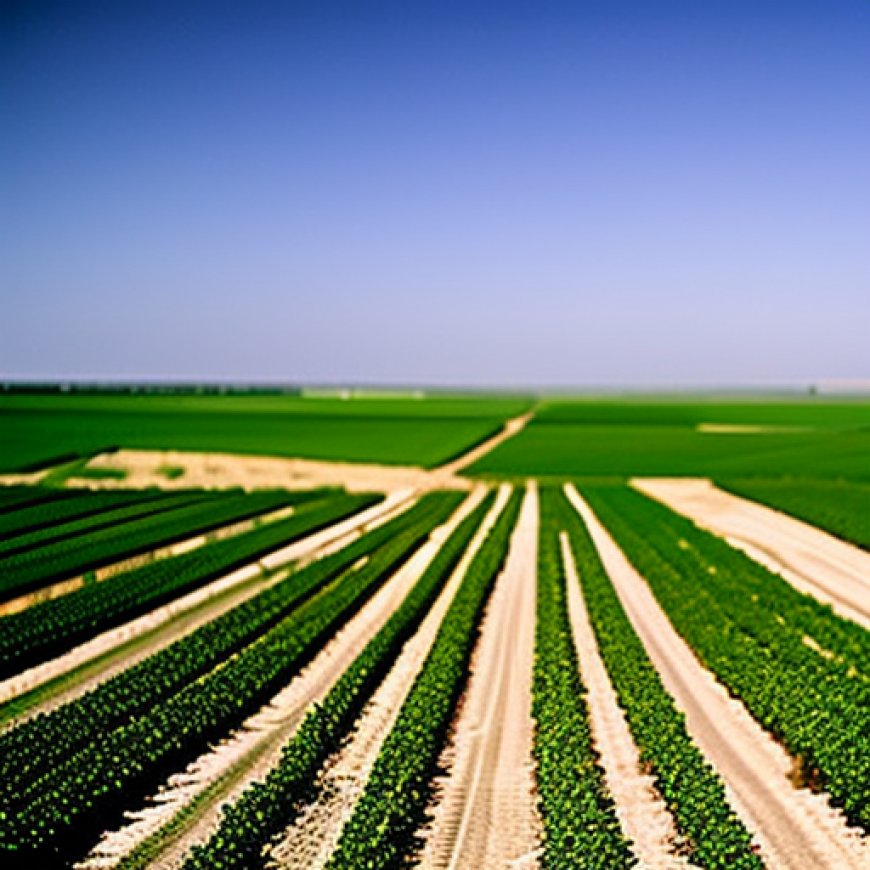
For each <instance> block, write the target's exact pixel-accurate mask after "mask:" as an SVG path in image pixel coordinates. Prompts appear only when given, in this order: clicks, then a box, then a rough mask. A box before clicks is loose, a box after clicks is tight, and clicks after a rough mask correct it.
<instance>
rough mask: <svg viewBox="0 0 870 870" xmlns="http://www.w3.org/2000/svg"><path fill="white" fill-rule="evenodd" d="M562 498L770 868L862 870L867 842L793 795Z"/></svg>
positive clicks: (784, 774)
mask: <svg viewBox="0 0 870 870" xmlns="http://www.w3.org/2000/svg"><path fill="white" fill-rule="evenodd" d="M566 493H567V495H568V497H569V499H570V500H571V502H572V504H573V505H574V507H575V508H576V510H577V511H578V512H579V513H580V515H581V516H582V517H583V520H584V521H585V522H586V525H587V527H588V528H589V532H590V535H591V536H592V540H593V542H594V543H595V546H596V548H597V550H598V553H599V555H600V557H601V560H602V563H603V564H604V567H605V569H606V571H607V573H608V575H609V576H610V579H611V581H612V582H613V585H614V588H615V589H616V592H617V594H618V595H619V598H620V601H621V602H622V606H623V607H624V608H625V612H626V614H627V615H628V618H629V620H630V621H631V623H632V625H633V627H634V629H635V631H636V632H637V633H638V636H639V637H640V639H641V641H642V642H643V644H644V647H645V648H646V651H647V654H648V655H649V657H650V659H651V660H652V662H653V664H654V665H655V667H656V669H657V670H658V672H659V675H660V676H661V679H662V682H663V683H664V685H665V688H666V689H667V690H668V692H669V693H670V694H671V695H672V696H673V698H674V700H675V702H676V704H677V706H678V707H679V708H680V709H681V710H682V711H683V712H684V713H685V715H686V726H687V728H688V731H689V734H690V735H691V736H692V739H693V740H694V741H695V743H696V744H697V746H698V747H699V749H700V750H701V752H702V753H703V754H704V755H705V756H706V757H707V759H708V760H709V761H710V763H711V764H712V765H713V766H714V767H715V768H716V770H717V771H718V773H719V775H720V776H721V777H722V779H723V781H724V783H725V786H726V792H727V794H728V798H729V801H730V802H731V804H732V806H733V807H734V810H735V811H736V812H737V813H738V815H739V816H740V817H741V818H742V820H743V822H744V824H745V825H746V826H747V828H748V829H749V830H750V831H752V832H753V834H754V835H755V837H756V840H757V842H758V844H759V847H760V850H761V854H762V857H763V859H764V861H765V863H766V864H767V865H768V866H769V867H772V868H787V870H806V868H809V867H812V868H819V870H822V868H825V870H863V868H866V867H870V841H868V840H867V839H866V838H863V837H862V836H861V835H860V834H859V833H858V832H857V831H856V830H855V829H854V828H850V827H849V826H848V825H847V824H846V820H845V818H844V817H843V815H842V814H841V813H840V812H839V811H838V810H836V809H834V808H832V807H831V806H830V805H829V803H828V801H827V799H826V798H825V796H823V795H818V794H812V793H811V792H810V791H809V790H808V789H798V788H795V787H794V786H793V785H792V784H791V782H790V780H789V774H790V771H791V770H792V760H791V759H790V757H789V756H788V754H787V753H786V752H785V750H784V749H783V748H782V747H781V746H780V745H779V744H778V743H777V742H776V741H775V740H774V739H773V738H772V737H771V736H770V735H769V734H768V733H767V732H766V731H765V730H764V729H763V728H762V727H761V726H760V725H759V724H758V723H757V722H756V721H755V720H754V719H753V718H752V717H751V716H750V714H749V713H748V711H747V710H746V708H745V707H744V706H743V705H742V704H741V703H740V702H739V701H738V700H736V699H733V698H731V697H729V695H728V693H727V691H726V690H725V688H724V687H723V686H722V685H720V684H719V683H718V682H717V681H716V679H715V677H714V676H713V675H712V674H711V673H710V672H709V671H708V670H706V669H705V668H704V667H703V666H702V665H701V664H700V662H699V661H698V659H697V658H696V657H695V655H694V653H693V652H692V650H691V648H690V647H689V646H688V645H687V644H686V642H685V641H684V640H683V639H682V638H681V637H680V636H679V635H678V634H677V633H676V631H675V630H674V628H673V626H672V625H671V623H670V621H669V620H668V618H667V616H666V615H665V613H664V611H663V610H662V609H661V607H660V605H659V603H658V601H657V600H656V598H655V596H654V595H653V593H652V591H651V589H650V588H649V586H648V585H647V583H646V581H645V580H644V579H643V577H641V576H640V574H638V573H637V571H636V570H635V569H634V567H633V566H632V565H631V563H630V562H629V561H628V559H627V558H626V557H625V555H624V554H623V553H622V551H621V550H620V549H619V547H618V546H617V545H616V543H615V542H614V540H613V538H612V537H611V536H610V534H609V533H608V532H607V530H606V529H605V528H604V526H603V525H602V524H601V523H600V521H599V520H598V518H597V517H596V516H595V514H594V513H593V512H592V510H591V508H590V507H589V506H588V505H587V504H586V502H585V501H584V500H583V499H582V498H581V496H580V495H579V493H578V492H577V491H576V489H575V488H574V487H573V485H568V486H566Z"/></svg>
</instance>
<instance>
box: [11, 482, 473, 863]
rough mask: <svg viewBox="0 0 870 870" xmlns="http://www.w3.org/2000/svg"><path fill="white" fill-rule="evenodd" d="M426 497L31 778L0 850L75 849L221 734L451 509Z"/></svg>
mask: <svg viewBox="0 0 870 870" xmlns="http://www.w3.org/2000/svg"><path fill="white" fill-rule="evenodd" d="M455 502H456V496H455V495H452V494H432V495H429V496H427V497H426V498H425V499H423V500H422V501H421V503H420V504H419V505H418V506H417V507H416V508H415V509H414V510H415V511H416V517H417V522H416V523H414V524H412V525H410V526H408V527H406V528H404V529H402V530H401V531H399V532H398V533H397V534H395V535H393V536H391V538H390V539H389V540H388V541H387V543H386V544H385V545H384V546H383V547H381V548H380V550H379V551H378V552H377V553H375V554H374V555H373V556H371V557H370V558H369V559H368V561H366V562H365V563H364V564H363V565H361V566H358V567H355V568H353V569H351V571H349V572H348V573H347V574H346V575H344V576H343V577H342V578H341V579H339V580H338V581H335V582H333V583H331V584H329V585H328V586H326V587H325V588H323V589H322V590H320V591H319V592H317V593H316V594H315V595H314V596H313V597H311V598H310V599H309V600H308V601H307V602H305V603H304V604H303V605H302V606H301V607H299V608H298V609H295V610H293V611H292V612H291V613H290V615H289V616H287V617H286V618H284V619H282V620H281V621H280V622H278V623H277V624H276V625H275V626H274V627H273V628H271V629H270V630H269V631H268V632H266V633H265V634H264V635H262V636H261V637H259V638H258V639H257V640H255V641H254V642H253V643H251V644H250V645H249V646H247V647H245V648H244V649H243V650H241V651H240V652H239V653H237V654H236V655H234V656H231V657H230V658H229V659H227V660H225V661H224V662H223V663H221V664H220V665H218V666H217V667H216V668H215V669H214V670H212V671H211V672H209V673H208V674H206V675H204V676H202V677H200V678H199V679H197V680H195V681H194V682H192V683H189V684H188V685H186V686H185V687H184V688H182V689H181V690H180V691H178V692H176V693H175V694H173V695H171V696H170V697H168V698H165V699H164V700H163V702H162V703H161V704H159V705H157V706H155V707H154V708H152V709H150V710H148V711H147V712H146V713H144V714H143V715H141V716H138V717H134V718H132V719H131V720H130V721H129V722H128V723H127V724H125V725H123V726H122V727H120V728H117V729H115V730H113V731H111V732H109V733H104V734H100V735H99V737H98V739H96V740H95V741H94V742H92V743H89V744H88V745H86V746H85V747H83V748H82V749H81V750H80V751H78V752H76V753H74V754H71V755H70V756H69V757H67V758H66V759H65V760H63V761H62V762H61V763H60V764H58V765H57V766H56V767H55V768H54V769H53V770H52V771H50V772H49V773H47V774H46V775H45V776H43V777H41V778H37V779H35V780H31V781H30V782H29V783H27V785H26V786H25V790H24V794H22V795H19V796H18V800H17V801H13V806H12V807H11V808H9V809H7V810H6V812H5V814H4V815H3V816H2V817H0V850H2V851H4V852H6V854H7V855H8V856H9V858H8V860H7V864H9V865H11V864H12V862H13V859H14V860H15V861H16V862H18V863H20V864H26V865H28V866H34V865H39V864H40V862H45V861H47V860H51V857H52V856H57V855H63V856H64V857H65V858H68V859H69V858H72V857H75V856H77V855H79V854H81V853H82V852H83V851H85V850H86V849H87V848H88V847H89V846H90V845H91V844H92V843H93V842H94V840H95V838H96V836H97V835H98V833H99V832H100V831H101V830H103V829H104V828H105V826H106V825H107V824H109V823H110V822H111V820H116V819H118V818H119V817H120V815H121V813H122V811H123V809H124V807H125V806H128V805H129V803H130V801H134V800H136V799H137V797H139V796H142V795H144V794H146V793H147V792H148V791H149V790H151V789H153V788H154V787H155V786H156V785H157V784H158V783H160V782H161V781H162V780H163V779H164V778H165V777H166V776H167V775H168V774H169V773H171V772H173V771H175V770H177V769H179V767H181V766H183V765H184V764H186V763H187V762H189V761H190V760H191V759H192V758H194V757H195V756H196V755H197V754H199V753H200V752H202V751H203V750H204V749H205V748H206V747H207V746H208V744H209V743H210V742H211V741H213V740H216V739H219V738H220V737H222V736H224V735H225V734H226V733H227V731H229V730H230V729H232V728H233V727H236V726H237V725H239V724H240V723H241V722H242V721H243V720H244V718H245V717H246V716H247V715H249V714H250V713H252V712H253V711H255V710H256V709H258V708H259V707H260V706H262V704H263V703H264V702H265V701H267V700H268V699H269V698H270V697H271V696H272V695H273V694H274V693H275V692H276V691H277V690H278V689H280V688H281V687H282V686H283V685H285V684H286V683H287V681H288V680H289V679H291V678H292V677H293V676H294V675H295V674H296V673H298V671H299V669H300V668H301V667H302V666H303V665H304V664H305V663H306V662H307V661H308V660H310V658H311V657H312V655H313V654H314V653H315V652H316V651H317V650H318V649H319V648H320V646H321V645H322V644H323V643H324V642H325V641H326V639H327V638H328V637H329V636H330V635H332V634H333V633H334V632H335V631H336V629H337V628H338V627H339V626H340V625H342V624H343V623H344V621H345V620H346V619H347V618H348V617H350V616H351V615H352V614H353V613H354V612H355V611H356V610H357V609H358V608H359V607H360V606H361V605H362V604H363V603H364V602H365V601H366V600H367V599H368V598H369V597H370V596H371V595H372V594H373V593H374V591H375V590H376V589H377V588H378V586H379V585H380V584H381V582H382V581H383V580H384V579H385V577H386V576H388V575H389V574H390V573H391V572H392V571H394V570H395V569H396V568H397V567H398V566H399V565H400V564H401V563H402V562H403V561H404V560H405V559H407V558H408V556H409V555H410V554H411V552H413V550H414V549H416V547H418V546H419V545H420V543H421V542H422V541H423V540H424V539H425V538H426V536H427V535H428V533H429V532H430V530H431V529H432V528H433V527H434V526H435V525H437V524H439V523H440V522H441V521H443V519H444V517H445V515H446V514H447V513H449V512H450V510H452V509H453V507H454V505H455Z"/></svg>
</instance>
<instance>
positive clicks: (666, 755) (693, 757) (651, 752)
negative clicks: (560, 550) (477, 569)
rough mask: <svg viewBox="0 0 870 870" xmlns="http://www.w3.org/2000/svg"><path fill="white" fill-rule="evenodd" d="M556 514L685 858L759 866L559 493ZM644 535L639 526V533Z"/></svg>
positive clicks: (611, 673) (600, 644)
mask: <svg viewBox="0 0 870 870" xmlns="http://www.w3.org/2000/svg"><path fill="white" fill-rule="evenodd" d="M559 511H560V514H561V524H562V525H563V527H564V528H565V530H566V531H567V533H568V539H569V542H570V547H571V553H572V555H573V557H574V563H575V565H576V567H577V572H578V575H579V577H580V585H581V590H582V592H583V596H584V600H585V602H586V607H587V610H588V613H589V619H590V621H591V623H592V627H593V631H594V633H595V639H596V642H597V644H598V649H599V651H600V654H601V658H602V661H603V662H604V666H605V668H606V670H607V673H608V676H609V677H610V681H611V683H612V685H613V688H614V690H615V691H616V695H617V698H618V700H619V704H620V706H621V707H622V709H623V711H624V713H625V716H626V720H627V722H628V726H629V729H630V730H631V734H632V737H633V738H634V742H635V744H636V745H637V748H638V752H639V754H640V758H641V762H642V764H643V765H644V766H645V767H646V769H647V770H648V771H649V773H650V774H651V775H652V776H653V778H654V779H655V782H656V785H657V786H658V789H659V792H660V793H661V795H662V798H663V799H664V801H665V803H666V804H667V806H668V808H669V810H670V811H671V814H672V815H673V818H674V821H675V823H676V827H677V830H678V831H679V832H680V834H681V835H682V836H683V838H684V839H685V844H684V846H685V850H686V852H687V853H688V857H689V859H690V861H691V862H692V863H693V864H694V865H695V866H698V867H707V868H725V867H739V868H761V867H762V866H763V864H762V862H761V859H760V858H759V857H758V855H757V853H756V851H755V847H754V846H753V843H752V837H751V835H750V833H749V832H748V831H747V829H746V828H745V826H744V825H743V823H742V822H741V821H740V819H739V818H738V817H737V815H736V814H735V813H734V811H733V809H732V808H731V807H730V805H729V803H728V799H727V797H726V795H725V788H724V786H723V783H722V780H721V779H720V777H719V775H718V774H717V773H716V771H715V770H714V769H713V767H712V766H711V765H710V764H709V763H708V762H707V761H706V759H705V758H704V756H703V755H702V754H701V752H700V750H699V749H698V748H697V747H696V746H695V744H694V743H693V741H692V738H691V737H690V735H689V733H688V731H687V730H686V723H685V716H684V715H683V714H682V713H681V712H680V711H679V710H678V709H677V708H676V706H675V704H674V701H673V699H672V697H671V696H670V694H668V692H667V690H666V689H665V687H664V686H663V684H662V681H661V678H660V677H659V674H658V671H657V670H656V668H655V666H654V665H653V663H652V662H651V661H650V659H649V656H648V655H647V653H646V650H645V649H644V645H643V643H642V641H641V640H640V638H639V637H638V636H637V633H636V632H635V631H634V628H633V627H632V625H631V622H630V621H629V619H628V617H627V615H626V613H625V610H624V609H623V607H622V604H621V603H620V601H619V597H618V595H617V594H616V591H615V589H614V588H613V584H612V583H611V582H610V578H609V577H608V576H607V573H606V571H605V569H604V566H603V565H602V564H601V560H600V558H599V556H598V552H597V550H596V548H595V545H594V544H593V542H592V539H591V538H590V536H589V532H588V531H587V529H586V526H585V525H584V523H583V521H582V519H581V518H580V516H579V515H578V514H577V513H576V511H574V509H573V508H572V507H571V505H570V504H569V503H568V501H567V499H566V498H565V496H564V495H563V494H561V493H560V497H559ZM649 531H650V530H649V529H647V528H646V527H644V534H646V533H648V532H649ZM693 606H694V605H693Z"/></svg>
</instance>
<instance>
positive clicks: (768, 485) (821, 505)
mask: <svg viewBox="0 0 870 870" xmlns="http://www.w3.org/2000/svg"><path fill="white" fill-rule="evenodd" d="M868 462H870V460H868ZM717 485H718V486H721V487H722V488H723V489H726V490H728V491H729V492H733V493H734V494H735V495H740V496H743V497H744V498H749V499H752V500H753V501H758V502H761V503H762V504H766V505H767V506H768V507H772V508H774V509H775V510H778V511H783V512H784V513H787V514H791V515H792V516H795V517H797V518H798V519H800V520H803V521H804V522H807V523H810V524H811V525H813V526H818V527H819V528H821V529H824V530H825V531H827V532H830V533H831V534H832V535H836V536H837V537H838V538H842V539H843V540H844V541H848V542H849V543H852V544H857V545H858V546H859V547H863V548H864V549H865V550H870V482H868V481H866V480H865V481H860V482H859V481H851V480H821V479H817V480H795V479H794V478H788V477H786V478H779V479H773V480H767V479H764V478H760V479H758V478H744V479H738V480H725V481H717Z"/></svg>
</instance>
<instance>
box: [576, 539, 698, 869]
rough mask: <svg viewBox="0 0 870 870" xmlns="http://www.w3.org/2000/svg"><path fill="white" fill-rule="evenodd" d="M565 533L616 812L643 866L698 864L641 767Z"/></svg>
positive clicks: (590, 700) (584, 663)
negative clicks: (678, 850)
mask: <svg viewBox="0 0 870 870" xmlns="http://www.w3.org/2000/svg"><path fill="white" fill-rule="evenodd" d="M560 538H561V544H562V560H563V562H564V565H565V575H566V579H567V583H568V615H569V617H570V619H571V630H572V633H573V635H574V646H575V648H576V649H577V658H578V660H579V664H580V673H581V675H582V677H583V684H584V685H585V686H586V691H587V704H588V707H589V722H590V725H591V729H592V738H593V740H594V742H595V748H596V749H597V750H598V753H599V756H600V761H601V766H602V767H603V768H604V775H605V780H606V782H607V786H608V788H609V789H610V792H611V794H612V795H613V799H614V801H615V802H616V815H617V816H618V818H619V822H620V824H621V825H622V830H623V831H624V832H625V835H626V836H627V837H628V838H629V839H630V840H631V842H632V851H633V852H634V855H635V857H636V858H637V859H638V861H639V862H640V864H639V866H640V867H642V868H650V870H652V868H656V870H677V868H679V870H686V868H689V867H691V866H692V865H691V864H690V863H689V862H688V861H687V860H686V859H685V858H684V857H680V856H677V855H675V854H674V850H675V847H676V846H677V845H678V843H679V839H680V838H679V833H678V831H677V829H676V827H675V825H674V820H673V817H672V816H671V814H670V812H669V811H668V808H667V806H666V805H665V802H664V800H663V799H662V796H661V795H660V794H659V791H658V789H657V788H656V785H655V780H654V779H653V777H652V776H650V775H649V774H645V773H642V772H641V762H640V754H639V752H638V750H637V746H636V745H635V742H634V739H633V738H632V736H631V731H630V730H629V727H628V722H627V721H626V719H625V714H624V713H623V712H622V708H621V707H620V706H619V701H618V700H617V697H616V692H615V690H614V688H613V686H612V684H611V682H610V678H609V677H608V675H607V670H606V669H605V667H604V662H603V661H602V660H601V656H600V654H599V651H598V644H597V642H596V640H595V634H594V631H593V629H592V624H591V622H590V621H589V614H588V612H587V610H586V603H585V601H584V600H583V595H582V594H581V591H580V578H579V577H578V576H577V567H576V565H575V563H574V555H573V553H572V552H571V546H570V544H569V542H568V536H567V534H566V533H565V532H562V534H561V536H560Z"/></svg>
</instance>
